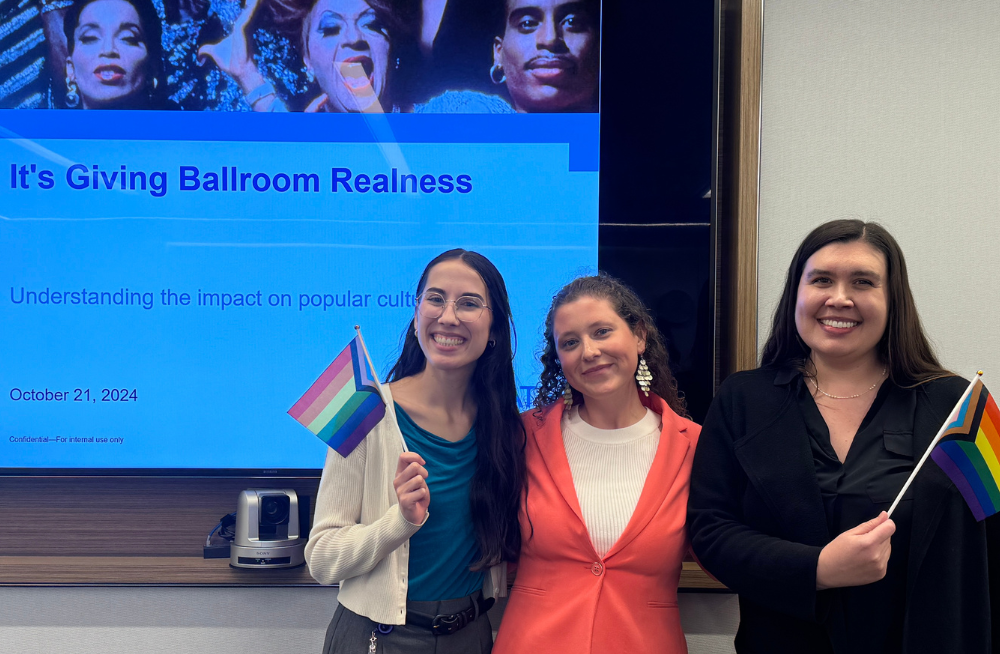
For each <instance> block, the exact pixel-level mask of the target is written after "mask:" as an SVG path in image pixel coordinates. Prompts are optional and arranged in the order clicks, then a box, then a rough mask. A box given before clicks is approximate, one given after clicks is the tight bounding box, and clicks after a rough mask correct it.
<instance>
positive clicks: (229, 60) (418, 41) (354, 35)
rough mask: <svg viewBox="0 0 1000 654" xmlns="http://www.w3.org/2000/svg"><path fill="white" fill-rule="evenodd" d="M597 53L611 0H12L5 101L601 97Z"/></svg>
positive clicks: (221, 103) (508, 102) (479, 107)
mask: <svg viewBox="0 0 1000 654" xmlns="http://www.w3.org/2000/svg"><path fill="white" fill-rule="evenodd" d="M28 45H30V46H31V47H30V48H28V47H27V46H28ZM26 48H27V49H26ZM599 54H600V1H599V0H466V1H465V2H461V1H458V0H246V2H245V3H244V2H241V1H240V0H19V1H18V2H16V4H15V0H0V108H83V109H96V108H114V109H181V110H185V111H258V112H280V111H306V112H324V113H351V112H374V113H410V112H413V113H456V114H468V113H493V114H497V113H514V112H519V113H556V112H596V111H597V110H598V81H599V68H600V56H599Z"/></svg>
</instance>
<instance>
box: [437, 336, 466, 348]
mask: <svg viewBox="0 0 1000 654" xmlns="http://www.w3.org/2000/svg"><path fill="white" fill-rule="evenodd" d="M434 342H435V343H437V344H438V345H446V346H455V345H461V344H462V343H464V342H465V339H464V338H458V337H457V336H442V335H440V334H435V335H434Z"/></svg>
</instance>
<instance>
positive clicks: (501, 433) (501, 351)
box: [388, 249, 527, 570]
mask: <svg viewBox="0 0 1000 654" xmlns="http://www.w3.org/2000/svg"><path fill="white" fill-rule="evenodd" d="M456 259H457V260H459V261H461V262H462V263H464V264H465V265H467V266H469V267H470V268H472V269H473V270H475V271H476V272H477V273H479V276H480V277H481V278H482V280H483V283H484V284H485V285H486V292H487V294H488V296H489V302H490V308H491V309H492V310H493V311H492V313H493V325H492V327H491V328H490V339H491V340H492V341H493V343H494V344H491V345H488V346H487V347H486V351H485V352H483V354H482V356H481V357H479V360H478V361H477V362H476V369H475V371H473V373H472V380H471V382H470V383H471V386H472V393H473V396H474V397H475V398H476V406H477V413H476V422H475V429H476V446H477V448H478V451H477V453H476V472H475V474H474V475H473V477H472V482H471V484H470V486H469V501H470V503H471V505H472V522H473V524H474V525H475V527H476V536H477V538H478V540H479V548H480V551H481V552H482V557H481V558H480V559H479V561H477V562H476V563H475V564H474V565H473V566H472V569H473V570H481V569H483V568H487V567H489V566H493V565H496V564H498V563H500V562H501V561H516V560H517V558H518V555H519V554H520V552H521V530H520V526H519V525H518V521H517V512H518V509H519V507H520V502H521V491H522V490H523V489H524V485H525V479H526V477H527V475H526V473H525V464H524V446H525V443H526V436H525V433H524V426H523V425H522V424H521V418H520V416H519V415H518V412H517V383H516V381H515V379H514V350H513V348H512V347H511V337H512V335H513V333H514V323H513V318H512V316H511V312H510V302H509V300H508V299H507V286H506V285H505V284H504V282H503V277H501V276H500V271H498V270H497V269H496V266H494V265H493V264H492V263H491V262H490V260H489V259H487V258H486V257H484V256H483V255H481V254H479V253H477V252H469V251H468V250H462V249H455V250H448V251H447V252H444V253H442V254H439V255H438V256H437V257H435V258H434V259H433V260H431V262H430V263H428V264H427V267H426V268H424V273H423V274H422V275H421V276H420V282H419V283H418V284H417V293H416V294H417V295H418V296H419V295H420V294H421V293H423V291H424V287H425V286H426V285H427V276H428V275H429V274H430V271H431V269H432V268H433V267H434V266H436V265H437V264H439V263H441V262H442V261H453V260H456ZM401 340H402V351H401V353H400V355H399V359H398V360H397V361H396V364H395V365H394V366H393V367H392V370H390V371H389V376H388V377H389V381H398V380H400V379H403V378H404V377H409V376H411V375H415V374H417V373H419V372H421V371H422V370H423V369H424V366H425V365H427V359H426V357H425V356H424V352H423V350H421V349H420V343H419V342H418V341H417V337H416V335H415V334H414V333H413V326H412V323H407V325H406V328H405V329H403V335H402V337H401Z"/></svg>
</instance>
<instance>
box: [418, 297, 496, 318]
mask: <svg viewBox="0 0 1000 654" xmlns="http://www.w3.org/2000/svg"><path fill="white" fill-rule="evenodd" d="M449 304H454V305H455V317H456V318H458V319H459V320H461V321H462V322H476V321H477V320H479V316H481V315H483V309H490V307H488V306H486V303H485V302H483V301H482V300H481V299H479V298H478V297H474V296H472V295H463V296H462V297H460V298H458V299H457V300H446V299H444V296H443V295H441V294H440V293H424V294H422V295H421V296H420V302H419V303H418V304H417V311H419V312H420V315H421V316H423V317H424V318H430V319H432V320H434V319H437V318H440V317H441V316H442V315H443V314H444V308H445V307H446V306H448V305H449ZM490 311H493V309H490Z"/></svg>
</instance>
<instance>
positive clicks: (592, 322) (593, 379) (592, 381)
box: [552, 296, 646, 406]
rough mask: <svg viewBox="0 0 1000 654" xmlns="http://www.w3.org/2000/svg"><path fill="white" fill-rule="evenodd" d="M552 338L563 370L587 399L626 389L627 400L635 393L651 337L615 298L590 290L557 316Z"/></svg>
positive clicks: (614, 393)
mask: <svg viewBox="0 0 1000 654" xmlns="http://www.w3.org/2000/svg"><path fill="white" fill-rule="evenodd" d="M552 339H553V341H554V342H555V344H556V353H557V354H558V356H559V365H560V366H561V367H562V370H563V375H565V376H566V380H567V381H568V382H569V383H570V386H572V387H573V388H575V389H576V390H578V391H579V392H580V393H581V394H582V395H583V397H584V401H586V400H587V398H598V399H606V398H611V397H614V396H616V395H620V396H621V397H622V398H623V402H627V400H628V398H629V395H635V393H636V384H635V371H636V368H637V367H638V366H639V356H640V355H641V354H642V353H643V352H644V351H645V349H646V342H645V340H644V339H643V338H642V337H641V336H638V335H636V334H633V333H632V330H631V329H629V326H628V323H626V322H625V321H624V320H623V319H622V317H621V316H619V315H618V312H617V311H615V309H614V307H612V306H611V303H610V302H608V301H607V300H605V299H603V298H593V297H588V296H584V297H581V298H579V299H577V300H573V301H572V302H567V303H566V304H564V305H562V306H561V307H559V308H558V309H556V312H555V315H554V316H553V319H552ZM623 406H624V405H623Z"/></svg>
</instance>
